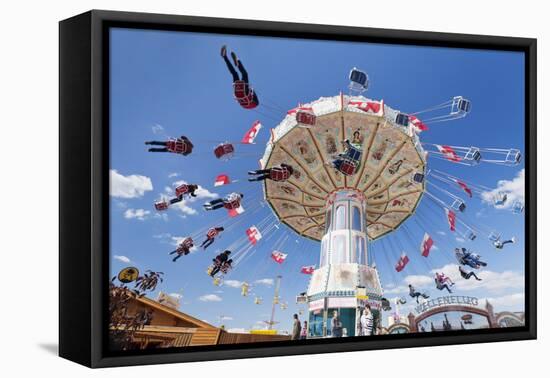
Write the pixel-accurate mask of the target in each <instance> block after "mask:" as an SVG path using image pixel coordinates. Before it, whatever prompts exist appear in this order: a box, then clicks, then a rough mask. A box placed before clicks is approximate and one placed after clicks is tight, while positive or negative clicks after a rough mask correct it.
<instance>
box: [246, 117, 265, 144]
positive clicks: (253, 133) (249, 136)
mask: <svg viewBox="0 0 550 378" xmlns="http://www.w3.org/2000/svg"><path fill="white" fill-rule="evenodd" d="M261 128H262V124H261V123H260V121H255V122H254V123H253V124H252V127H251V128H250V130H248V131H247V132H246V134H244V136H243V140H241V143H244V144H252V143H254V139H256V137H257V136H258V133H259V132H260V129H261Z"/></svg>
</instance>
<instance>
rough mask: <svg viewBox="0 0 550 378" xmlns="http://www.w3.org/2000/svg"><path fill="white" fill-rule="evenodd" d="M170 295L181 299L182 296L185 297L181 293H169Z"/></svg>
mask: <svg viewBox="0 0 550 378" xmlns="http://www.w3.org/2000/svg"><path fill="white" fill-rule="evenodd" d="M168 296H170V297H174V298H176V299H178V300H179V299H181V298H183V295H181V294H180V293H170V294H168Z"/></svg>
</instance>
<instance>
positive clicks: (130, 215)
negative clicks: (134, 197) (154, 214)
mask: <svg viewBox="0 0 550 378" xmlns="http://www.w3.org/2000/svg"><path fill="white" fill-rule="evenodd" d="M150 214H151V212H150V211H149V210H145V209H127V210H126V211H125V212H124V218H126V219H137V220H140V221H143V220H145V219H147V217H148V216H149V215H150Z"/></svg>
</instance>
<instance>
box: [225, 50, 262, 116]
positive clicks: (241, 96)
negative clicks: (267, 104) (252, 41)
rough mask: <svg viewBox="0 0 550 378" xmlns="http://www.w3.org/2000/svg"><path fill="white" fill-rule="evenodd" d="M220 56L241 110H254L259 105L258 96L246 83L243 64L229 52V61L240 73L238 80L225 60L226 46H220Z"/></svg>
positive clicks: (246, 73) (246, 78)
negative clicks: (231, 60)
mask: <svg viewBox="0 0 550 378" xmlns="http://www.w3.org/2000/svg"><path fill="white" fill-rule="evenodd" d="M221 56H222V58H223V60H224V62H225V64H226V65H227V69H228V70H229V72H230V73H231V76H232V77H233V90H234V94H235V99H236V100H237V101H238V102H239V104H240V105H241V106H242V107H243V108H245V109H254V108H255V107H257V106H258V105H259V104H260V100H258V95H257V94H256V92H255V91H254V89H252V87H251V86H250V85H249V83H248V72H246V69H245V68H244V66H243V63H242V62H241V60H240V59H239V58H237V55H236V54H235V53H234V52H231V59H233V63H234V64H235V66H236V67H237V68H238V69H239V72H240V73H241V77H240V78H239V74H238V73H237V71H236V70H235V68H234V67H233V65H232V64H231V62H230V61H229V59H228V58H227V47H226V46H222V49H221Z"/></svg>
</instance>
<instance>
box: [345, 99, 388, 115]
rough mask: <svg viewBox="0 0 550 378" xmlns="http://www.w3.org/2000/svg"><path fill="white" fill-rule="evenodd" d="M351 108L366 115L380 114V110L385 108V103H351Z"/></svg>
mask: <svg viewBox="0 0 550 378" xmlns="http://www.w3.org/2000/svg"><path fill="white" fill-rule="evenodd" d="M348 105H350V106H353V107H356V108H357V109H359V110H362V111H364V112H366V113H369V112H370V113H377V114H378V113H380V110H381V109H383V108H384V101H380V102H372V101H350V102H349V104H348Z"/></svg>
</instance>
